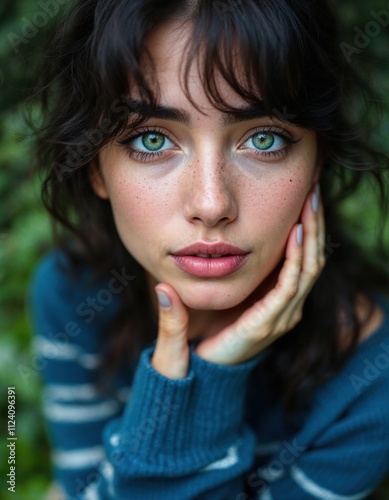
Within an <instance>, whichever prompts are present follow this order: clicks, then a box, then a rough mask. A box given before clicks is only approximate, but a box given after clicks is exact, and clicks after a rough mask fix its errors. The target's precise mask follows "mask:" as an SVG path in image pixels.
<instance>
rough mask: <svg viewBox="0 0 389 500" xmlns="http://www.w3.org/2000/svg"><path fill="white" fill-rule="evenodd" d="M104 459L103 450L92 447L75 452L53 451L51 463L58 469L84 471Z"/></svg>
mask: <svg viewBox="0 0 389 500" xmlns="http://www.w3.org/2000/svg"><path fill="white" fill-rule="evenodd" d="M103 459H104V448H103V447H102V446H94V447H92V448H79V449H76V450H70V451H62V450H55V451H54V453H53V463H54V465H55V466H56V467H58V468H60V469H85V468H87V467H94V466H96V465H97V464H98V463H99V462H101V461H102V460H103Z"/></svg>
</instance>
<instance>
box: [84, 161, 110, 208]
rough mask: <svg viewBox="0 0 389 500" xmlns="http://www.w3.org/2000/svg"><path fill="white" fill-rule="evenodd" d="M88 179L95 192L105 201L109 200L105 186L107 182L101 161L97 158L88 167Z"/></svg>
mask: <svg viewBox="0 0 389 500" xmlns="http://www.w3.org/2000/svg"><path fill="white" fill-rule="evenodd" d="M88 177H89V182H90V184H91V186H92V189H93V191H94V192H95V193H96V194H97V196H99V197H100V198H103V199H104V200H108V199H109V196H108V191H107V188H106V185H105V180H104V177H103V174H102V172H101V168H100V164H99V160H98V159H97V158H95V159H94V160H92V161H91V162H90V163H89V165H88Z"/></svg>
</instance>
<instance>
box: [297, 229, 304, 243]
mask: <svg viewBox="0 0 389 500" xmlns="http://www.w3.org/2000/svg"><path fill="white" fill-rule="evenodd" d="M303 238H304V228H303V225H302V224H299V225H298V226H297V231H296V240H297V245H298V246H299V247H302V246H303Z"/></svg>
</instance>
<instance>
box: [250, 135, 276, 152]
mask: <svg viewBox="0 0 389 500" xmlns="http://www.w3.org/2000/svg"><path fill="white" fill-rule="evenodd" d="M252 141H253V144H254V146H255V147H256V148H258V149H260V150H261V151H266V150H267V149H269V148H271V147H272V146H273V144H274V142H275V138H274V134H268V133H263V132H261V133H260V134H255V135H254V136H253V137H252Z"/></svg>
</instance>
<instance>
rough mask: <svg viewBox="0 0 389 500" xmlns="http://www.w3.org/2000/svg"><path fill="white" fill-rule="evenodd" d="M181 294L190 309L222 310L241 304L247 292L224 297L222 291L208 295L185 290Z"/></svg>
mask: <svg viewBox="0 0 389 500" xmlns="http://www.w3.org/2000/svg"><path fill="white" fill-rule="evenodd" d="M248 295H250V294H248ZM180 296H181V300H182V301H183V303H184V304H185V305H186V306H187V307H189V308H190V309H196V310H199V311H222V310H225V309H231V308H233V307H235V306H237V305H239V304H240V303H241V302H243V301H244V300H245V298H246V297H247V294H246V295H244V294H240V295H239V296H237V295H236V294H234V295H225V296H224V297H223V295H222V294H220V293H219V294H213V295H212V296H207V294H195V293H193V292H192V293H190V292H183V293H182V294H180Z"/></svg>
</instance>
